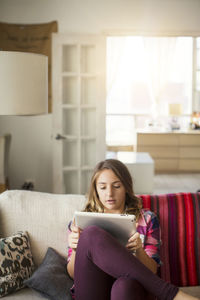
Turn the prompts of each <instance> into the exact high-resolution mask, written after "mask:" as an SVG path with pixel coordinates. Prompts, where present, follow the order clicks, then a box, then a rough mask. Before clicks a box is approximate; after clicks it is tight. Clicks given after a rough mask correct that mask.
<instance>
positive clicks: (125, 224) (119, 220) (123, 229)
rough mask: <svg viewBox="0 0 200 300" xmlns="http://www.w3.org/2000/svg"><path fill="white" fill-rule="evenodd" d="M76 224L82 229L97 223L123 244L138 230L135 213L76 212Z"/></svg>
mask: <svg viewBox="0 0 200 300" xmlns="http://www.w3.org/2000/svg"><path fill="white" fill-rule="evenodd" d="M75 224H76V226H78V227H80V228H81V229H85V228H86V227H88V226H90V225H96V226H99V227H101V228H103V229H104V230H106V231H108V232H109V233H110V234H112V235H113V236H114V237H115V238H116V239H117V240H118V241H119V242H120V243H121V244H123V245H126V244H127V242H128V239H129V237H130V236H131V235H132V234H133V233H134V232H135V231H136V223H135V216H134V215H126V214H107V213H93V212H80V211H76V212H75Z"/></svg>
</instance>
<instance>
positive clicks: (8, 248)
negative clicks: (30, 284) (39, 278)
mask: <svg viewBox="0 0 200 300" xmlns="http://www.w3.org/2000/svg"><path fill="white" fill-rule="evenodd" d="M33 270H34V264H33V257H32V254H31V250H30V243H29V238H28V234H27V232H19V233H17V234H15V235H13V236H10V237H7V238H2V239H0V297H3V296H5V295H7V294H9V293H12V292H15V291H17V290H19V289H21V288H23V287H24V284H23V281H24V279H28V278H29V277H30V276H31V275H32V273H33Z"/></svg>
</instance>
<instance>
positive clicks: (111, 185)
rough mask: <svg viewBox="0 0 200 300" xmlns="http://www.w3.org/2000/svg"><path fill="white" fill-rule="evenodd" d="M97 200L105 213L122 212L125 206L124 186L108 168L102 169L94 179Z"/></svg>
mask: <svg viewBox="0 0 200 300" xmlns="http://www.w3.org/2000/svg"><path fill="white" fill-rule="evenodd" d="M96 189H97V193H98V195H99V200H100V201H101V203H102V204H103V206H104V212H105V213H119V214H120V213H123V212H124V208H125V199H126V191H125V187H124V185H123V184H122V182H121V181H120V180H119V178H118V177H117V176H116V175H115V173H114V172H113V171H112V170H110V169H105V170H102V171H101V173H100V174H99V176H98V177H97V180H96Z"/></svg>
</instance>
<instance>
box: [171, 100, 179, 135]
mask: <svg viewBox="0 0 200 300" xmlns="http://www.w3.org/2000/svg"><path fill="white" fill-rule="evenodd" d="M181 114H182V104H181V103H169V115H170V116H171V117H172V118H171V122H170V126H171V130H178V129H180V124H179V122H178V116H180V115H181Z"/></svg>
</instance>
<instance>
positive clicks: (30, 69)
mask: <svg viewBox="0 0 200 300" xmlns="http://www.w3.org/2000/svg"><path fill="white" fill-rule="evenodd" d="M45 113H48V57H47V56H45V55H41V54H34V53H25V52H15V51H0V115H4V116H5V115H15V116H22V115H24V116H25V115H26V116H28V115H40V114H45ZM8 137H9V136H8V135H5V136H4V138H5V139H6V138H7V139H8ZM1 145H2V147H4V148H2V149H0V153H4V155H3V157H2V155H1V163H0V167H3V168H4V166H3V165H5V164H7V162H6V161H5V160H6V157H8V153H7V152H8V147H6V142H2V143H1ZM0 173H1V172H0ZM0 185H1V182H0Z"/></svg>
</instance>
